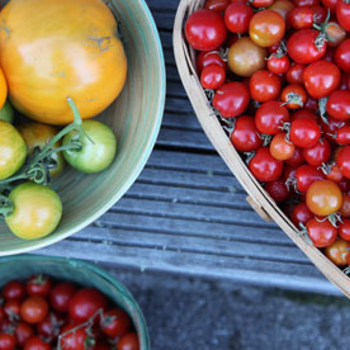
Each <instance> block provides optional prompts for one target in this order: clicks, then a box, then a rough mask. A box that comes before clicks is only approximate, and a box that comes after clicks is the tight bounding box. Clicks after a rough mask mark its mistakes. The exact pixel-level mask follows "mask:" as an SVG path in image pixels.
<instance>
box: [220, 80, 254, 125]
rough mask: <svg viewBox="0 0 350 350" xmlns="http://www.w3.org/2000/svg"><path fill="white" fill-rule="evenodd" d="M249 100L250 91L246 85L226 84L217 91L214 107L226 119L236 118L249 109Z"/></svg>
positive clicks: (238, 83) (237, 83)
mask: <svg viewBox="0 0 350 350" xmlns="http://www.w3.org/2000/svg"><path fill="white" fill-rule="evenodd" d="M249 99H250V94H249V89H248V88H247V86H246V85H245V84H244V83H240V82H231V83H226V84H224V85H222V86H221V87H220V88H219V89H218V90H217V91H216V93H215V96H214V98H213V107H214V108H216V109H217V110H218V111H219V112H220V114H221V115H222V116H223V117H224V118H234V117H237V116H238V115H240V114H242V113H243V112H244V111H245V110H246V109H247V107H248V105H249Z"/></svg>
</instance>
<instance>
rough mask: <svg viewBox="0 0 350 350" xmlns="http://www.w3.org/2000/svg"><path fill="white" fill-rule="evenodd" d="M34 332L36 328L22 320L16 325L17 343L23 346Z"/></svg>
mask: <svg viewBox="0 0 350 350" xmlns="http://www.w3.org/2000/svg"><path fill="white" fill-rule="evenodd" d="M33 334H34V329H33V327H32V326H30V325H29V324H28V323H25V322H20V323H18V325H17V326H16V330H15V335H16V338H17V343H18V345H20V346H23V345H24V344H25V343H26V341H27V340H28V339H29V338H30V337H31V336H32V335H33Z"/></svg>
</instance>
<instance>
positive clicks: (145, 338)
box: [0, 254, 151, 350]
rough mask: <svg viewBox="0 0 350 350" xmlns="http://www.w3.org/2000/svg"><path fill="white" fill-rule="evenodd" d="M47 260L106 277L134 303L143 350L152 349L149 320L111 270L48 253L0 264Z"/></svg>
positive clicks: (10, 257) (38, 262) (123, 295)
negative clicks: (48, 254) (147, 320)
mask: <svg viewBox="0 0 350 350" xmlns="http://www.w3.org/2000/svg"><path fill="white" fill-rule="evenodd" d="M47 260H50V262H51V263H55V264H57V265H63V264H65V265H69V266H70V267H72V268H73V269H81V268H84V269H86V270H88V271H89V272H91V273H93V274H96V275H98V276H99V277H101V278H102V279H104V280H105V281H106V282H107V283H109V284H110V285H112V286H113V287H114V288H115V289H116V291H117V292H118V293H119V294H120V295H121V297H122V299H123V300H125V302H126V303H127V304H129V305H130V304H131V305H133V308H134V310H135V314H136V320H137V322H138V324H139V325H140V328H141V330H142V332H141V334H140V333H138V336H139V339H140V340H141V345H144V346H145V348H144V349H142V350H150V349H151V345H150V336H149V332H148V327H147V322H146V319H145V316H144V314H143V312H142V310H141V308H140V306H139V304H138V302H137V301H136V299H135V298H134V297H133V295H132V294H131V292H130V291H129V289H128V288H127V287H126V286H125V285H124V284H123V283H121V282H120V281H119V280H118V279H117V278H116V277H114V276H112V275H111V274H110V273H109V272H107V271H106V270H105V269H104V268H102V267H100V266H97V265H94V264H92V263H90V262H87V261H84V260H79V259H70V258H65V257H56V256H47V255H29V254H23V255H17V256H9V257H3V258H1V259H0V265H4V264H12V263H19V264H20V263H22V264H31V262H35V263H37V264H40V263H44V262H45V261H47ZM72 280H73V281H74V279H72ZM133 321H135V320H133Z"/></svg>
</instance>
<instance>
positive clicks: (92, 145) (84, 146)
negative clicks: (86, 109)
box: [62, 12, 215, 173]
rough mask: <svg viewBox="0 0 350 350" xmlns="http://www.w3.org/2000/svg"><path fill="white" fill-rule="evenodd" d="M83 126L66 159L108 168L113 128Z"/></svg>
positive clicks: (88, 167)
mask: <svg viewBox="0 0 350 350" xmlns="http://www.w3.org/2000/svg"><path fill="white" fill-rule="evenodd" d="M214 13H215V12H214ZM82 128H83V130H84V134H83V135H82V137H81V138H80V139H79V140H80V141H79V142H80V144H81V149H79V150H74V149H71V150H66V151H64V152H63V156H64V159H65V160H66V161H67V163H69V165H71V166H72V167H73V168H75V169H77V170H79V171H82V172H84V173H98V172H101V171H103V170H105V169H107V168H108V167H109V166H110V165H111V164H112V162H113V160H114V158H115V155H116V152H117V140H116V137H115V135H114V133H113V130H112V129H111V128H109V127H108V126H107V125H105V124H102V123H100V122H98V121H96V120H86V121H83V124H82ZM78 135H79V132H78V131H76V130H73V131H71V132H70V133H68V134H67V135H66V136H65V137H64V139H63V142H62V144H63V146H65V145H67V144H69V143H71V142H72V140H74V139H75V138H76V137H77V136H78Z"/></svg>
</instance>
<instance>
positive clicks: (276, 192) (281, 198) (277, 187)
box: [265, 179, 290, 203]
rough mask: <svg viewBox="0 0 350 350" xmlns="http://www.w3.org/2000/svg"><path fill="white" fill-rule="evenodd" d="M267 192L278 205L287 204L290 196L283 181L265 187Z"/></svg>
mask: <svg viewBox="0 0 350 350" xmlns="http://www.w3.org/2000/svg"><path fill="white" fill-rule="evenodd" d="M265 190H266V192H267V193H268V194H269V195H270V196H271V198H272V199H273V200H274V201H275V202H277V203H283V202H285V201H286V200H287V199H288V197H289V194H290V193H289V191H288V188H287V186H286V184H285V183H284V181H283V180H281V179H279V180H276V181H271V182H268V183H267V184H266V185H265Z"/></svg>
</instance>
